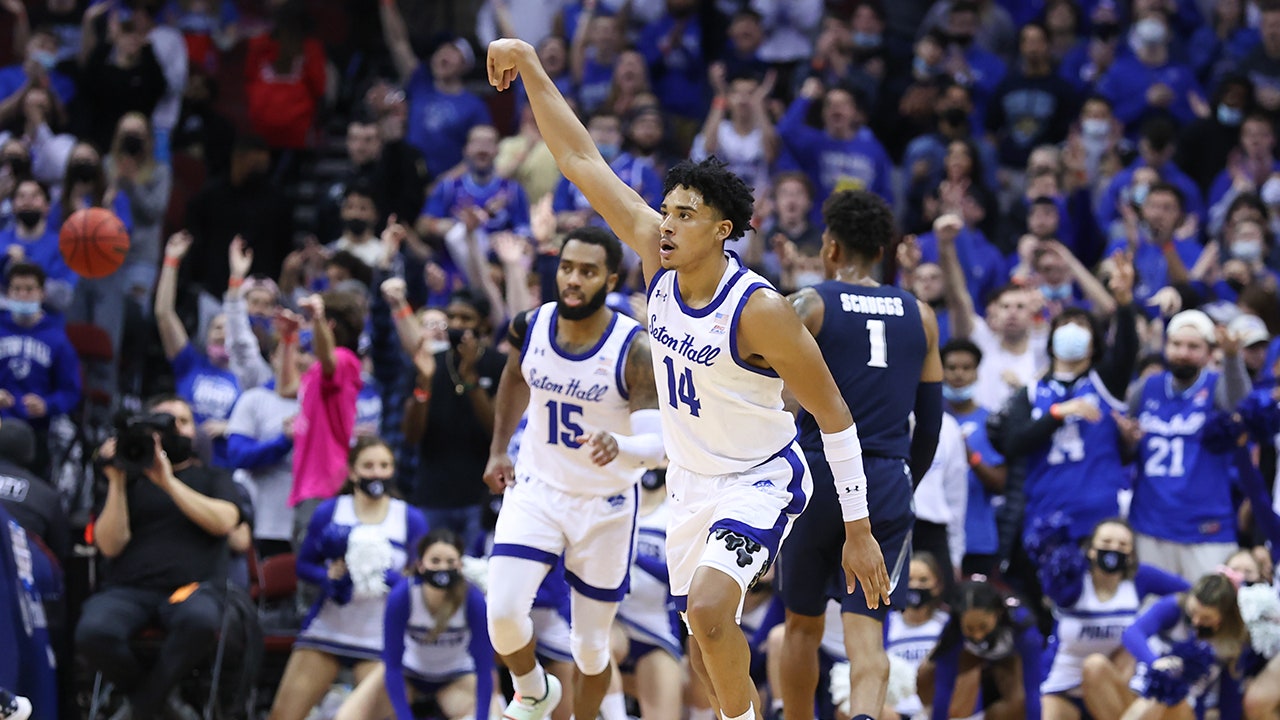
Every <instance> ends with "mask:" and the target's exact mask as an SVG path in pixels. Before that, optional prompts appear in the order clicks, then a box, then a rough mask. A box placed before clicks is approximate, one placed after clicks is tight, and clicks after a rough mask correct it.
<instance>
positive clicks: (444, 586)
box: [418, 569, 462, 590]
mask: <svg viewBox="0 0 1280 720" xmlns="http://www.w3.org/2000/svg"><path fill="white" fill-rule="evenodd" d="M418 577H420V578H422V582H424V583H426V584H428V585H430V586H431V587H433V588H437V589H440V590H448V589H449V588H450V587H451V586H452V585H453V584H454V583H456V582H458V579H459V578H461V577H462V572H461V571H460V570H457V569H453V570H426V571H419V572H418Z"/></svg>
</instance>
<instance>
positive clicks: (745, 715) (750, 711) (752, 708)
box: [720, 703, 756, 720]
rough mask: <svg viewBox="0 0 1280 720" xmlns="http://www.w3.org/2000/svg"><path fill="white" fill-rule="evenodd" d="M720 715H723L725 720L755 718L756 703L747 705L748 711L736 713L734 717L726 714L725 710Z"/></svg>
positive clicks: (753, 719)
mask: <svg viewBox="0 0 1280 720" xmlns="http://www.w3.org/2000/svg"><path fill="white" fill-rule="evenodd" d="M720 715H721V717H723V718H724V720H755V718H756V706H755V704H754V703H751V704H749V705H747V711H746V712H744V713H742V714H741V715H735V716H733V717H729V716H728V715H725V714H724V713H723V712H722V713H721V714H720Z"/></svg>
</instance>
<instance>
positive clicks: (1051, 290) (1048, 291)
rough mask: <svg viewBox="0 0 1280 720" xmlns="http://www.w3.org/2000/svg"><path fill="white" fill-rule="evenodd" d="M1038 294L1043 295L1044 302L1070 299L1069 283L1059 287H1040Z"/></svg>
mask: <svg viewBox="0 0 1280 720" xmlns="http://www.w3.org/2000/svg"><path fill="white" fill-rule="evenodd" d="M1040 294H1041V295H1044V299H1045V300H1057V301H1059V302H1061V301H1063V300H1070V299H1071V294H1072V293H1071V283H1063V284H1061V285H1041V286H1040Z"/></svg>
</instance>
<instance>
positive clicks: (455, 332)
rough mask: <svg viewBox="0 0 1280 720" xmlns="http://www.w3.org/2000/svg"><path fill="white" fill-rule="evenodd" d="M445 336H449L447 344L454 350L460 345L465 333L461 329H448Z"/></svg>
mask: <svg viewBox="0 0 1280 720" xmlns="http://www.w3.org/2000/svg"><path fill="white" fill-rule="evenodd" d="M445 334H446V335H448V336H449V344H450V345H451V346H453V347H455V348H456V347H458V345H460V344H461V343H462V338H463V337H464V336H466V334H467V331H466V330H463V329H461V328H449V329H448V330H445Z"/></svg>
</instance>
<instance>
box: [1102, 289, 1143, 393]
mask: <svg viewBox="0 0 1280 720" xmlns="http://www.w3.org/2000/svg"><path fill="white" fill-rule="evenodd" d="M1137 322H1138V315H1137V309H1136V308H1135V307H1134V305H1133V304H1132V303H1130V304H1128V305H1122V306H1120V307H1118V308H1116V321H1115V328H1116V335H1115V341H1114V342H1112V344H1111V347H1110V348H1109V349H1108V351H1107V355H1106V357H1105V358H1103V360H1102V362H1100V363H1099V364H1098V368H1097V370H1098V377H1100V378H1102V384H1103V385H1106V386H1107V391H1108V392H1110V393H1111V395H1112V397H1116V398H1120V399H1124V394H1125V391H1126V390H1128V389H1129V378H1131V377H1132V376H1133V366H1134V365H1135V364H1136V363H1137V362H1138V324H1137Z"/></svg>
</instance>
